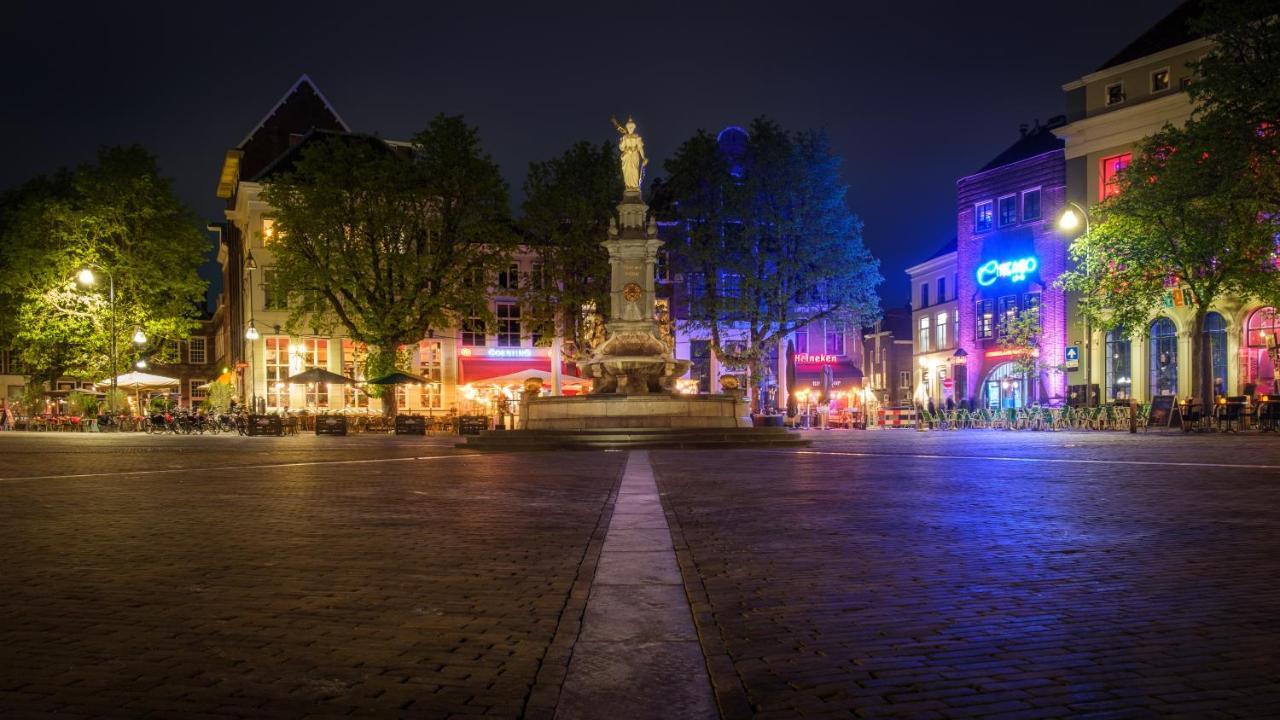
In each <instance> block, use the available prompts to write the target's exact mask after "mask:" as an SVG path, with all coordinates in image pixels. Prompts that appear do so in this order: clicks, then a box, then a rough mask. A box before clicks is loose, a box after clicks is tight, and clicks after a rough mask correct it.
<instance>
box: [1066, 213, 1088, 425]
mask: <svg viewBox="0 0 1280 720" xmlns="http://www.w3.org/2000/svg"><path fill="white" fill-rule="evenodd" d="M1081 220H1083V221H1084V234H1085V235H1088V234H1089V211H1088V210H1085V209H1084V208H1083V207H1081V206H1080V204H1079V203H1077V202H1075V201H1072V200H1068V201H1067V209H1066V210H1063V211H1062V216H1061V217H1059V218H1058V229H1059V230H1062V231H1063V232H1072V231H1074V230H1075V229H1076V228H1078V227H1080V221H1081ZM1084 270H1085V273H1088V272H1089V254H1088V249H1087V248H1086V251H1085V256H1084ZM1092 364H1093V334H1092V331H1091V329H1090V327H1089V317H1088V315H1086V316H1085V317H1084V406H1085V407H1093V376H1092V367H1091V366H1092Z"/></svg>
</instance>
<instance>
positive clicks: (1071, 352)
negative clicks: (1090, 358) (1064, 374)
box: [1065, 345, 1080, 370]
mask: <svg viewBox="0 0 1280 720" xmlns="http://www.w3.org/2000/svg"><path fill="white" fill-rule="evenodd" d="M1065 359H1066V361H1067V362H1066V365H1067V369H1068V370H1079V369H1080V346H1079V345H1068V346H1067V351H1066V357H1065Z"/></svg>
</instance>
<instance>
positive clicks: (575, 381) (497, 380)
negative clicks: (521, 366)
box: [472, 368, 590, 387]
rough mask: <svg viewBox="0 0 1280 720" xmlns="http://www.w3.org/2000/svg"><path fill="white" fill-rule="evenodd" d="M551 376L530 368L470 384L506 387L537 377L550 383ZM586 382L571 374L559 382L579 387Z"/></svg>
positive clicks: (564, 376) (563, 376)
mask: <svg viewBox="0 0 1280 720" xmlns="http://www.w3.org/2000/svg"><path fill="white" fill-rule="evenodd" d="M553 377H554V376H553V375H552V374H551V373H549V372H547V371H546V370H534V369H532V368H530V369H528V370H520V371H517V372H513V373H509V374H507V375H500V376H498V377H494V378H485V379H483V380H476V381H474V382H473V383H472V384H473V385H497V386H498V387H507V386H509V385H524V382H525V381H526V380H533V379H537V380H541V381H542V384H543V385H550V384H551V381H552V378H553ZM588 382H590V381H589V380H587V379H585V378H579V377H573V376H572V375H562V376H560V384H561V385H563V386H565V387H575V386H579V387H580V386H582V385H585V384H587V383H588Z"/></svg>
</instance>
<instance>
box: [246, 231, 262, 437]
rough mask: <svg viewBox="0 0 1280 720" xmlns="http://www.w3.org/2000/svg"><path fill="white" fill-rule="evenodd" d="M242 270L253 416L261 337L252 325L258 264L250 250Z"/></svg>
mask: <svg viewBox="0 0 1280 720" xmlns="http://www.w3.org/2000/svg"><path fill="white" fill-rule="evenodd" d="M244 269H245V272H247V273H249V292H248V295H249V328H248V329H247V330H245V331H244V339H245V340H248V341H249V413H250V414H253V413H256V412H258V382H257V372H258V366H257V341H258V338H260V337H262V336H261V335H260V334H259V333H258V328H257V327H256V326H255V325H254V323H253V271H254V270H257V269H258V263H257V262H255V261H254V259H253V251H252V250H250V251H249V252H248V253H246V254H245V258H244Z"/></svg>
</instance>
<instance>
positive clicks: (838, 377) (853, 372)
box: [796, 362, 862, 390]
mask: <svg viewBox="0 0 1280 720" xmlns="http://www.w3.org/2000/svg"><path fill="white" fill-rule="evenodd" d="M831 374H832V377H833V380H834V382H833V383H832V385H831V387H832V388H833V389H837V390H856V389H860V388H861V387H862V369H861V368H859V367H857V366H855V365H854V364H853V363H850V362H842V363H832V364H831ZM821 385H822V366H821V365H817V364H813V365H810V364H807V363H806V364H804V365H797V366H796V387H820V386H821Z"/></svg>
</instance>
